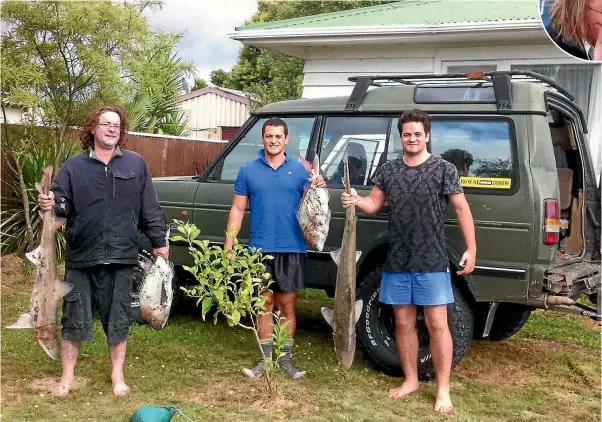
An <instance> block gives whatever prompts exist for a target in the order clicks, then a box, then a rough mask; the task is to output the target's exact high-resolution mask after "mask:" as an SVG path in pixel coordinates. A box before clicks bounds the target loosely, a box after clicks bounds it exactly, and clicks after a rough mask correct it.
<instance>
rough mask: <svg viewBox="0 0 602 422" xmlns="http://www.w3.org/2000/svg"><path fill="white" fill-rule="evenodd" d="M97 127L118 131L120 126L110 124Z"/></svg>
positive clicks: (100, 124)
mask: <svg viewBox="0 0 602 422" xmlns="http://www.w3.org/2000/svg"><path fill="white" fill-rule="evenodd" d="M98 125H99V126H102V127H103V128H105V129H110V128H113V129H118V130H119V129H120V128H121V125H117V124H111V123H99V124H98Z"/></svg>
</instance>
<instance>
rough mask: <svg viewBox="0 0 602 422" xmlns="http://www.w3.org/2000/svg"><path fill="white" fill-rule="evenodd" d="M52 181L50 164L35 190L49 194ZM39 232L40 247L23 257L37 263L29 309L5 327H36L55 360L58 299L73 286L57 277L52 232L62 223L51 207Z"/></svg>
mask: <svg viewBox="0 0 602 422" xmlns="http://www.w3.org/2000/svg"><path fill="white" fill-rule="evenodd" d="M51 180H52V166H48V167H45V168H44V176H43V177H42V182H41V183H36V188H37V190H38V192H40V193H43V194H45V195H48V192H49V191H50V184H51ZM41 218H42V235H41V242H40V246H38V247H37V248H36V249H34V250H33V251H31V252H29V253H26V254H25V257H26V258H27V259H28V260H29V261H30V262H31V263H33V264H34V265H35V266H36V281H35V284H34V287H33V291H32V293H31V299H30V301H29V309H30V310H29V312H28V313H25V314H21V315H20V316H19V318H18V319H17V321H16V322H15V323H14V324H12V325H9V326H8V327H6V328H11V329H27V328H35V330H36V341H37V342H38V344H39V345H40V346H42V349H44V351H45V352H46V354H48V356H50V357H51V358H52V359H58V355H59V341H58V328H57V318H58V316H57V314H58V307H59V301H60V300H61V298H62V297H63V296H65V295H66V294H67V293H69V292H70V291H71V290H72V289H73V285H72V284H70V283H65V282H64V281H62V280H60V278H59V274H58V266H57V255H56V248H55V233H56V231H57V230H58V229H59V228H60V227H61V226H62V225H63V224H64V223H65V221H66V220H65V219H64V218H59V217H57V216H56V214H55V213H54V210H52V209H51V210H50V211H46V212H41Z"/></svg>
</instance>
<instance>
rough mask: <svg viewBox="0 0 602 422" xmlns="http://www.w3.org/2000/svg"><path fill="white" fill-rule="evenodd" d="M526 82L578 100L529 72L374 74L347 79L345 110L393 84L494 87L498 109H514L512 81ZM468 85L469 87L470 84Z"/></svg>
mask: <svg viewBox="0 0 602 422" xmlns="http://www.w3.org/2000/svg"><path fill="white" fill-rule="evenodd" d="M512 79H514V80H524V81H531V82H536V83H542V84H545V85H547V86H549V87H551V88H555V89H556V90H557V91H558V92H560V93H561V94H563V95H564V96H566V97H567V98H569V99H570V100H571V101H574V100H575V97H574V96H573V95H572V94H571V93H569V92H568V91H567V90H566V89H565V88H563V87H562V86H561V85H559V84H558V83H557V82H556V81H554V80H553V79H550V78H548V77H547V76H544V75H541V74H539V73H536V72H532V71H530V70H525V71H494V72H468V73H448V74H432V73H425V74H414V75H374V76H352V77H350V78H349V79H348V80H349V81H351V82H355V86H354V88H353V92H352V93H351V95H350V96H349V99H348V100H347V105H346V106H345V111H354V110H357V109H358V107H359V106H360V104H361V102H362V100H363V98H364V96H365V95H366V92H367V91H368V88H369V87H370V86H378V87H382V86H391V85H399V84H403V85H416V86H419V85H423V84H426V83H430V84H437V85H443V84H445V85H446V86H449V85H451V86H475V87H481V86H484V85H488V84H492V85H493V90H494V93H495V101H496V105H497V108H498V110H511V109H512V89H511V86H510V81H511V80H512ZM467 83H469V84H470V85H467Z"/></svg>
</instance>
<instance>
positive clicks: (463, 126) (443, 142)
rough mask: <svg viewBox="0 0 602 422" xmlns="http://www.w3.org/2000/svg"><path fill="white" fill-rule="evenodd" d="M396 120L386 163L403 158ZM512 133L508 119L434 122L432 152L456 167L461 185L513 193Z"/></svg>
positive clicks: (443, 120) (429, 146)
mask: <svg viewBox="0 0 602 422" xmlns="http://www.w3.org/2000/svg"><path fill="white" fill-rule="evenodd" d="M396 124H397V119H396V118H395V119H393V122H392V125H391V137H390V142H389V147H388V150H387V160H393V159H396V158H399V157H401V156H402V155H403V148H402V145H401V139H400V137H399V131H398V130H397V127H396ZM512 133H513V132H512V130H511V126H510V122H509V121H508V120H506V119H476V120H464V119H437V118H435V119H433V121H432V123H431V138H430V142H429V144H428V148H429V151H430V152H431V153H432V154H433V155H436V156H438V157H441V158H443V159H445V160H447V161H449V162H450V163H452V164H454V165H455V166H456V169H457V170H458V174H459V175H460V177H461V181H462V186H463V187H465V188H475V189H479V190H484V189H495V190H497V191H499V190H506V191H508V190H511V189H512V187H513V186H514V178H515V172H514V167H515V165H514V157H513V153H512V149H513V148H512V145H513V144H512V138H513V135H512Z"/></svg>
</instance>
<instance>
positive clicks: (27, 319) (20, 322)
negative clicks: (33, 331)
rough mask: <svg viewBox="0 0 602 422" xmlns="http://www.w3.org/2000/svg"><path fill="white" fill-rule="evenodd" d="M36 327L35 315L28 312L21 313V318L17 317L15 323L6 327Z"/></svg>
mask: <svg viewBox="0 0 602 422" xmlns="http://www.w3.org/2000/svg"><path fill="white" fill-rule="evenodd" d="M35 327H36V326H35V325H34V324H33V317H32V316H31V314H30V313H29V312H28V313H26V314H21V315H19V318H17V321H16V322H14V323H13V324H11V325H9V326H7V327H6V328H10V329H13V330H15V329H23V328H35Z"/></svg>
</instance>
